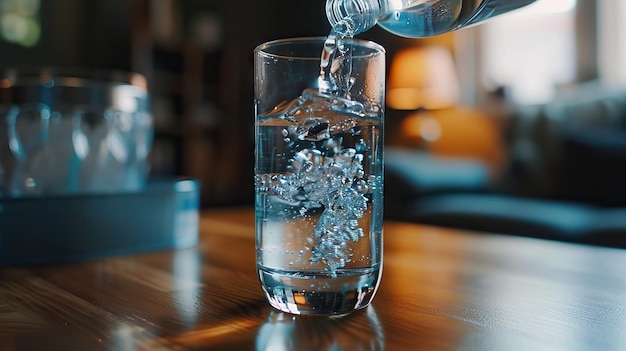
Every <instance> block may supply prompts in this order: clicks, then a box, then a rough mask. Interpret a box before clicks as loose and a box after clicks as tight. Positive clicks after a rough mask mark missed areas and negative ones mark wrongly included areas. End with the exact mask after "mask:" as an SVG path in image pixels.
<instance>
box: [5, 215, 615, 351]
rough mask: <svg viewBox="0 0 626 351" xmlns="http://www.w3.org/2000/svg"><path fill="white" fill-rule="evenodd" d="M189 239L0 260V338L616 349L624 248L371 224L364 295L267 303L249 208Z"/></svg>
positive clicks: (67, 345) (28, 342) (88, 344)
mask: <svg viewBox="0 0 626 351" xmlns="http://www.w3.org/2000/svg"><path fill="white" fill-rule="evenodd" d="M200 221H201V223H200V227H201V243H200V245H199V246H198V247H196V248H193V249H186V250H179V251H169V252H157V253H148V254H142V255H134V256H123V257H113V258H107V259H102V260H96V261H89V262H81V263H75V264H64V265H55V266H43V267H30V268H9V269H2V270H0V351H5V350H196V349H197V350H382V349H386V350H532V351H538V350H626V251H623V250H618V249H609V248H598V247H587V246H581V245H573V244H566V243H559V242H551V241H544V240H538V239H531V238H521V237H512V236H504V235H491V234H485V233H470V232H463V231H458V230H450V229H442V228H435V227H427V226H420V225H415V224H409V223H399V222H386V223H385V229H384V230H385V234H384V235H385V256H384V270H383V278H382V283H381V286H380V289H379V290H378V294H377V296H376V298H375V299H374V302H373V304H372V305H371V306H369V307H368V308H366V309H363V310H360V311H357V312H355V313H352V314H350V315H348V316H344V317H340V318H331V317H311V316H308V317H307V316H292V315H289V314H284V313H280V312H277V311H274V310H272V308H271V307H269V305H268V304H267V303H266V302H265V300H264V297H263V294H262V292H261V289H260V286H259V284H258V281H257V277H256V271H255V258H254V213H253V211H252V210H251V209H247V208H245V209H222V210H211V211H205V212H203V213H202V216H201V219H200Z"/></svg>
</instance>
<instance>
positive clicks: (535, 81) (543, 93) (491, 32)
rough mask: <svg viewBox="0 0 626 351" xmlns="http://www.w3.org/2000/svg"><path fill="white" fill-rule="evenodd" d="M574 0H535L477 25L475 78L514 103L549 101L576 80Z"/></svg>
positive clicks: (488, 88)
mask: <svg viewBox="0 0 626 351" xmlns="http://www.w3.org/2000/svg"><path fill="white" fill-rule="evenodd" d="M575 6H576V0H538V1H537V2H535V3H534V4H531V5H529V6H528V7H526V8H523V9H520V10H518V11H516V12H514V13H510V14H505V15H502V16H500V17H497V18H495V19H493V20H491V21H489V22H487V23H485V24H483V25H482V26H481V27H480V29H479V33H480V34H479V36H480V43H481V46H482V51H481V54H480V59H479V61H480V63H479V64H480V68H479V71H480V72H481V74H480V77H476V78H477V80H482V83H483V85H484V86H485V87H486V89H487V90H495V89H497V88H504V89H505V91H506V92H507V93H508V98H509V99H510V100H511V101H512V102H514V103H517V104H539V103H544V102H547V101H549V100H550V99H551V98H552V97H553V96H554V94H555V92H556V89H557V87H558V86H559V85H561V84H566V83H570V82H573V81H575V79H576V46H575V45H576V42H575V39H576V34H575V32H576V28H575Z"/></svg>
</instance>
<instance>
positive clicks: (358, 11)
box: [326, 0, 535, 38]
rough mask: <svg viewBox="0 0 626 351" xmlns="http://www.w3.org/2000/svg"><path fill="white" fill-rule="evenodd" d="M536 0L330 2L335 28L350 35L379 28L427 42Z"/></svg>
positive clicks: (366, 0)
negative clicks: (431, 38)
mask: <svg viewBox="0 0 626 351" xmlns="http://www.w3.org/2000/svg"><path fill="white" fill-rule="evenodd" d="M533 2H535V0H403V1H398V0H327V1H326V16H327V17H328V21H329V22H330V24H331V26H333V28H335V27H337V25H341V26H342V27H343V30H342V31H343V32H345V33H347V34H348V35H356V34H358V33H362V32H364V31H366V30H368V29H370V28H372V27H374V26H375V25H376V24H378V25H379V26H381V27H382V28H384V29H385V30H387V31H389V32H391V33H393V34H396V35H399V36H402V37H409V38H423V37H429V36H434V35H439V34H443V33H446V32H450V31H454V30H458V29H461V28H465V27H468V26H471V25H474V24H477V23H479V22H482V21H484V20H487V19H490V18H492V17H494V16H497V15H500V14H503V13H507V12H510V11H513V10H516V9H519V8H521V7H523V6H526V5H528V4H531V3H533Z"/></svg>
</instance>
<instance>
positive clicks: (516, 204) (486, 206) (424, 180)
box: [385, 82, 626, 248]
mask: <svg viewBox="0 0 626 351" xmlns="http://www.w3.org/2000/svg"><path fill="white" fill-rule="evenodd" d="M496 118H497V119H498V120H499V123H498V125H499V128H498V133H499V137H500V140H501V141H502V148H503V149H504V151H505V154H506V160H505V162H504V166H503V167H502V169H501V171H500V172H498V173H497V174H496V176H494V174H493V172H492V171H491V170H490V168H489V165H488V164H487V163H486V162H485V161H484V160H481V159H477V158H471V157H449V156H446V155H443V156H442V155H439V154H437V153H433V152H429V151H428V150H423V149H418V148H414V147H407V146H402V145H400V146H398V145H389V146H388V147H386V149H385V217H386V218H389V219H396V220H405V221H412V222H417V223H422V224H427V225H436V226H445V227H453V228H461V229H467V230H474V231H486V232H492V233H501V234H508V235H520V236H530V237H536V238H543V239H547V240H558V241H566V242H573V243H579V244H587V245H599V246H609V247H620V248H626V91H625V90H623V89H614V88H607V87H604V86H602V85H601V84H600V83H598V82H588V83H584V84H580V85H578V86H576V87H574V88H571V89H568V90H566V91H563V92H561V93H560V94H559V96H557V97H556V98H555V99H554V100H553V101H551V102H549V103H546V104H542V105H536V106H516V107H513V108H510V109H508V111H507V112H506V113H502V114H501V115H498V116H497V117H496ZM443 133H445V129H444V130H443ZM460 137H462V136H460Z"/></svg>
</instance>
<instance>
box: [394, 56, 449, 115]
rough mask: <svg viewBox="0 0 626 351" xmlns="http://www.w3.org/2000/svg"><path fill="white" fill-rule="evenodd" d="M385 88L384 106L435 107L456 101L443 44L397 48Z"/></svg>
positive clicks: (414, 108)
mask: <svg viewBox="0 0 626 351" xmlns="http://www.w3.org/2000/svg"><path fill="white" fill-rule="evenodd" d="M387 87H388V88H387V106H389V107H390V108H393V109H397V110H416V109H418V108H424V109H428V110H436V109H442V108H447V107H450V106H452V105H454V104H456V103H457V102H458V100H459V82H458V77H457V72H456V67H455V65H454V59H453V58H452V54H451V52H450V50H448V49H447V48H445V47H443V46H434V45H429V46H418V47H411V48H406V49H403V50H401V51H399V52H398V53H397V54H396V55H395V57H393V59H392V61H391V68H390V72H389V80H388V82H387Z"/></svg>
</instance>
